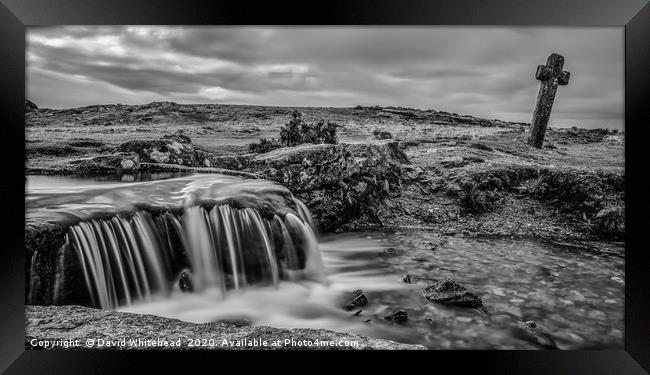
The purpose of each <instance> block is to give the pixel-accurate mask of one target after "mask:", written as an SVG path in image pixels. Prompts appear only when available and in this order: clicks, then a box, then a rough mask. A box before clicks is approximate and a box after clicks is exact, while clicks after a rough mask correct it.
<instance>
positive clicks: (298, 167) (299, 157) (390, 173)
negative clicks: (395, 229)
mask: <svg viewBox="0 0 650 375" xmlns="http://www.w3.org/2000/svg"><path fill="white" fill-rule="evenodd" d="M405 157H406V156H405V155H403V153H402V152H401V150H399V148H398V146H397V142H395V141H383V142H374V143H368V144H354V145H348V144H337V145H335V144H318V145H313V144H304V145H300V146H295V147H285V148H280V149H277V150H274V151H271V152H268V153H265V154H261V155H258V156H256V157H255V158H253V159H252V160H251V162H250V163H251V164H250V166H249V167H248V168H247V171H250V172H255V173H257V174H259V175H260V176H262V178H266V179H269V180H272V181H275V182H277V183H279V184H282V185H284V186H286V187H287V188H289V190H291V192H292V193H293V194H294V195H296V196H297V197H298V198H300V199H301V200H302V201H304V202H305V204H306V205H307V207H308V208H309V209H310V210H311V212H312V213H313V214H314V218H315V224H316V225H317V227H318V228H320V229H321V230H325V231H334V230H337V229H339V228H340V227H341V226H342V225H344V224H346V223H348V222H350V221H351V220H352V219H355V218H358V217H361V216H362V215H366V216H368V217H370V218H372V217H376V213H375V210H376V207H377V206H378V204H379V202H381V200H383V199H384V198H385V197H386V196H388V194H389V193H390V192H391V191H396V190H398V189H399V186H400V185H399V181H400V177H401V168H400V163H401V162H403V161H404V160H406V159H405Z"/></svg>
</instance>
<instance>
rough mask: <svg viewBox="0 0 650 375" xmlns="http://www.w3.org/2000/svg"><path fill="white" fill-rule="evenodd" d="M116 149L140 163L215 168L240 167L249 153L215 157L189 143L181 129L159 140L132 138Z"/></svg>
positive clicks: (249, 157) (245, 164)
mask: <svg viewBox="0 0 650 375" xmlns="http://www.w3.org/2000/svg"><path fill="white" fill-rule="evenodd" d="M117 151H120V152H128V153H133V154H136V155H138V157H139V158H140V161H142V162H144V163H159V164H177V165H182V166H188V167H208V168H209V167H217V168H225V169H233V170H242V169H244V168H246V167H247V166H248V163H249V162H250V160H251V158H252V157H253V155H225V156H224V155H222V156H217V155H214V154H213V153H211V152H209V151H207V150H206V149H204V148H203V147H200V146H197V145H195V144H193V143H192V140H191V139H190V137H188V136H187V135H185V134H184V133H183V132H181V131H177V132H176V133H173V134H168V135H165V136H163V137H162V138H160V139H154V140H133V141H128V142H124V143H122V144H120V145H119V146H118V147H117Z"/></svg>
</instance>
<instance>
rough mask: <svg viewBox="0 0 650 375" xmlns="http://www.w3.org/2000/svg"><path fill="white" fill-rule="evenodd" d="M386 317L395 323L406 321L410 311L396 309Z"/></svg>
mask: <svg viewBox="0 0 650 375" xmlns="http://www.w3.org/2000/svg"><path fill="white" fill-rule="evenodd" d="M384 319H386V320H388V321H391V322H395V323H404V322H406V321H407V320H408V313H407V312H406V311H404V310H395V311H393V312H391V313H390V314H388V315H386V316H385V317H384Z"/></svg>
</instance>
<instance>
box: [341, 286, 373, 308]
mask: <svg viewBox="0 0 650 375" xmlns="http://www.w3.org/2000/svg"><path fill="white" fill-rule="evenodd" d="M367 304H368V298H367V297H366V295H365V294H363V291H362V290H355V291H353V292H350V293H346V295H345V296H344V302H343V304H342V306H343V308H344V309H345V310H348V311H349V310H354V309H356V308H359V307H363V306H366V305H367Z"/></svg>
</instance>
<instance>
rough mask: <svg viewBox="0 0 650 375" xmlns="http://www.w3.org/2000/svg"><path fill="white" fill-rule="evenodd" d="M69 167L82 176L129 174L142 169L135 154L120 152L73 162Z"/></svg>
mask: <svg viewBox="0 0 650 375" xmlns="http://www.w3.org/2000/svg"><path fill="white" fill-rule="evenodd" d="M69 167H70V168H71V169H73V170H74V171H75V173H80V174H101V173H128V172H135V171H137V170H138V169H139V168H140V158H139V157H138V155H137V154H135V153H129V152H118V153H115V154H113V155H102V156H96V157H94V158H92V159H80V160H73V161H71V162H70V163H69Z"/></svg>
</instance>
